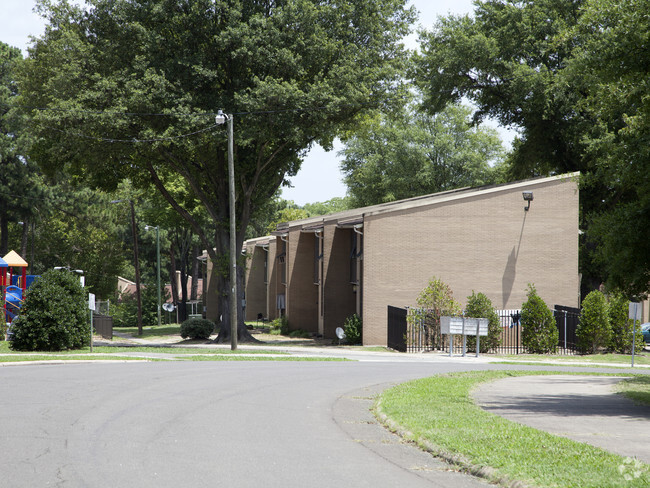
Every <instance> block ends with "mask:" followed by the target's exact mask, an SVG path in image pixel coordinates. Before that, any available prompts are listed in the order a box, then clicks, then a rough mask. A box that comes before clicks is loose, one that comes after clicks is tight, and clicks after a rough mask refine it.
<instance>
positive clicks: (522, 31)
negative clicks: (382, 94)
mask: <svg viewBox="0 0 650 488" xmlns="http://www.w3.org/2000/svg"><path fill="white" fill-rule="evenodd" d="M582 4H583V1H582V0H524V1H520V0H486V1H481V2H477V3H476V9H475V12H474V16H473V17H470V16H469V15H465V16H462V17H457V16H449V17H446V18H441V19H439V21H438V23H437V24H436V25H435V26H434V27H433V29H432V30H431V31H428V32H423V33H422V35H421V38H420V42H421V45H422V54H421V55H419V56H417V58H416V68H415V73H414V75H415V78H416V80H417V83H418V85H419V86H420V87H421V88H422V89H423V91H424V93H425V104H426V105H427V106H428V107H429V109H430V110H434V111H438V110H441V109H442V108H443V107H444V106H445V105H446V104H447V103H449V102H450V101H454V102H458V101H460V100H461V99H462V98H467V99H469V100H470V101H472V102H473V103H474V104H475V105H476V106H477V107H478V110H477V112H476V114H475V117H476V118H477V120H481V119H482V118H484V117H486V116H489V117H492V118H494V119H496V120H498V121H499V122H500V123H501V124H502V125H504V126H506V127H514V128H517V129H519V131H520V136H519V137H518V139H517V140H516V141H515V144H514V148H513V149H514V150H513V153H512V156H511V157H512V159H513V165H512V171H513V176H515V177H517V178H524V177H531V176H539V175H546V174H548V173H551V172H559V173H563V172H567V171H574V170H575V169H582V164H581V159H582V158H581V151H582V146H581V141H580V135H581V134H582V132H583V130H584V127H585V126H586V125H587V124H589V120H588V119H585V117H584V116H583V114H581V113H580V112H579V111H576V103H577V101H579V100H580V99H581V98H582V94H581V93H580V90H579V89H576V88H577V87H575V86H568V85H567V84H566V83H565V80H564V79H563V78H562V77H560V76H559V74H560V73H561V72H562V70H563V68H564V67H565V66H566V62H567V60H568V59H569V58H570V57H571V55H572V52H573V50H574V48H575V43H574V40H573V38H572V37H570V36H567V35H566V33H567V29H569V28H571V27H573V26H575V25H576V23H577V21H578V19H579V16H580V8H581V6H582Z"/></svg>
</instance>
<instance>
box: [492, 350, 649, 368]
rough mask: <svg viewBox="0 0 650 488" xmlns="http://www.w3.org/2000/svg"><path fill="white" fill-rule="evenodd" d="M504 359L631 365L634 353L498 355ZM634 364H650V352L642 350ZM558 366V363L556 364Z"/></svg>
mask: <svg viewBox="0 0 650 488" xmlns="http://www.w3.org/2000/svg"><path fill="white" fill-rule="evenodd" d="M498 357H499V358H502V359H504V360H506V361H507V360H512V361H517V363H518V364H520V361H526V362H530V363H536V362H538V361H539V362H544V361H551V360H552V361H554V362H562V363H571V362H580V363H611V364H620V365H625V366H629V365H630V364H631V362H632V355H630V354H613V353H611V354H585V355H584V356H582V355H578V356H559V355H558V356H552V355H545V354H510V355H503V356H501V355H500V356H498ZM634 364H639V365H641V364H650V353H649V352H645V351H644V352H641V353H638V354H635V355H634ZM556 366H557V365H556Z"/></svg>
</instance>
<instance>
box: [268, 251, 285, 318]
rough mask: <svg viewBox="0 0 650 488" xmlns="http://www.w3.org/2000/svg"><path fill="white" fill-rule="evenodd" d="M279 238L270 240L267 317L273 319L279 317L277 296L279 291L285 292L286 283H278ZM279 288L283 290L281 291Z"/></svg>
mask: <svg viewBox="0 0 650 488" xmlns="http://www.w3.org/2000/svg"><path fill="white" fill-rule="evenodd" d="M278 240H279V239H278V238H272V239H271V240H270V242H269V261H268V266H269V269H268V280H269V283H268V286H267V288H266V291H267V304H266V318H268V319H269V320H273V319H276V318H278V309H277V296H278V293H284V285H282V284H279V283H278V276H277V275H278V272H277V265H278V259H277V254H278V243H277V241H278ZM278 289H281V290H282V291H281V292H279V291H278Z"/></svg>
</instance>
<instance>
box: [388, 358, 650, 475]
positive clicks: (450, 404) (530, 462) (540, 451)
mask: <svg viewBox="0 0 650 488" xmlns="http://www.w3.org/2000/svg"><path fill="white" fill-rule="evenodd" d="M533 374H549V373H547V372H546V373H545V372H538V373H535V372H513V371H488V372H470V373H460V374H450V375H440V376H435V377H432V378H426V379H422V380H417V381H411V382H408V383H404V384H402V385H399V386H397V387H395V388H392V389H390V390H387V391H386V392H384V393H383V394H382V395H381V397H380V399H379V400H378V402H377V404H376V413H377V415H378V416H379V417H380V419H382V420H383V421H385V422H386V423H387V425H389V426H391V427H392V428H396V429H398V430H401V431H404V430H406V431H408V434H406V437H408V438H410V439H411V440H413V441H415V442H416V443H418V444H419V445H420V446H422V447H424V448H425V449H427V450H430V451H431V452H433V453H434V454H437V455H441V456H442V457H444V458H446V459H449V460H456V461H457V462H459V464H460V465H461V466H463V467H464V468H466V469H469V470H470V471H472V472H477V471H478V470H479V469H481V468H486V467H487V468H488V469H487V470H485V469H484V471H487V472H488V474H487V477H488V478H489V479H492V480H495V481H497V480H501V481H502V482H506V480H511V481H515V480H519V481H522V482H524V483H526V484H530V485H532V486H538V487H542V488H546V487H548V488H551V487H553V488H556V487H557V488H565V487H566V488H568V487H580V488H587V487H593V488H605V487H641V486H644V487H647V486H649V485H650V466H648V465H646V464H642V466H641V468H640V470H638V471H642V472H643V474H642V475H641V476H640V477H639V478H636V479H632V480H626V479H625V478H624V476H623V474H625V473H623V474H621V471H619V469H621V466H623V467H625V466H626V460H625V458H623V457H621V456H618V455H616V454H610V453H608V452H606V451H604V450H602V449H599V448H596V447H592V446H590V445H588V444H583V443H580V442H576V441H573V440H570V439H565V438H562V437H558V436H555V435H552V434H549V433H546V432H542V431H539V430H536V429H533V428H532V427H527V426H524V425H521V424H517V423H515V422H511V421H509V420H506V419H504V418H501V417H499V416H497V415H494V414H492V413H489V412H486V411H484V410H482V409H481V408H480V407H478V406H477V405H475V404H474V402H473V401H472V399H471V396H470V394H471V391H472V390H473V389H474V388H475V387H477V386H478V385H479V384H480V383H483V382H486V381H492V380H496V379H499V378H504V377H507V376H521V375H533ZM551 374H552V373H551ZM649 380H650V378H648V377H643V378H641V377H635V378H634V379H633V380H632V381H630V382H627V384H626V385H624V386H623V387H622V388H623V389H624V390H626V394H627V395H629V396H632V394H631V393H630V392H638V391H640V392H641V397H642V398H645V399H647V395H648V391H649V390H650V383H649ZM628 463H629V460H628Z"/></svg>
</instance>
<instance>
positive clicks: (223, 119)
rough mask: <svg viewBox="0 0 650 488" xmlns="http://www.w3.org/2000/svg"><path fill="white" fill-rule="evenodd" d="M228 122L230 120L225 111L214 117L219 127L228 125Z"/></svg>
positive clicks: (220, 111) (218, 112) (219, 111)
mask: <svg viewBox="0 0 650 488" xmlns="http://www.w3.org/2000/svg"><path fill="white" fill-rule="evenodd" d="M226 120H228V116H227V115H226V114H224V113H223V110H221V109H219V110H218V111H217V115H216V116H215V117H214V121H215V122H216V124H217V125H222V124H225V123H226Z"/></svg>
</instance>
